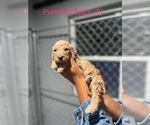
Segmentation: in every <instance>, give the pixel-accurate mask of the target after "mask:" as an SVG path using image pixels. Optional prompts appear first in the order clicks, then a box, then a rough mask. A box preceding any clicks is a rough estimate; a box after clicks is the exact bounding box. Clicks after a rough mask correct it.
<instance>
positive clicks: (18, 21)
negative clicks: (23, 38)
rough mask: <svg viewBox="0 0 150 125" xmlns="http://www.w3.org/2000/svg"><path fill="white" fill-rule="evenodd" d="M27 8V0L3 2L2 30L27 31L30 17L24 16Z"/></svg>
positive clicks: (3, 0)
mask: <svg viewBox="0 0 150 125" xmlns="http://www.w3.org/2000/svg"><path fill="white" fill-rule="evenodd" d="M25 8H27V0H21V1H20V0H12V1H11V0H1V1H0V28H7V29H12V30H17V29H27V28H28V15H24V9H25Z"/></svg>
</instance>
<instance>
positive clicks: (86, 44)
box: [76, 17, 122, 56]
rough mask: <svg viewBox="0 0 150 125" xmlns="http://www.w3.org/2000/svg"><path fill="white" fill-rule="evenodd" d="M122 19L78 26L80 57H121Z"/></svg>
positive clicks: (77, 42)
mask: <svg viewBox="0 0 150 125" xmlns="http://www.w3.org/2000/svg"><path fill="white" fill-rule="evenodd" d="M121 24H122V18H121V17H114V18H110V19H105V20H99V21H95V22H90V23H84V24H81V25H77V26H76V44H77V51H78V53H79V55H83V56H84V55H107V56H108V55H121V51H122V50H121V48H122V41H121V40H122V38H121V34H120V33H121Z"/></svg>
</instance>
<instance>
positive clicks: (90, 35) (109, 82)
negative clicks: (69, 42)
mask: <svg viewBox="0 0 150 125" xmlns="http://www.w3.org/2000/svg"><path fill="white" fill-rule="evenodd" d="M76 23H77V25H76V26H75V31H76V35H75V36H76V38H75V43H76V48H77V51H78V54H79V55H80V56H81V57H84V58H85V59H87V60H88V59H89V60H90V61H91V60H92V63H93V64H94V65H95V66H96V67H98V68H99V69H100V70H101V71H102V75H103V76H104V79H105V81H106V87H107V91H108V93H109V94H110V95H111V96H112V97H115V98H116V97H118V96H119V79H120V73H119V72H120V64H119V63H120V62H119V61H117V60H116V61H114V62H113V61H111V60H109V57H110V56H112V57H113V56H120V55H121V54H122V36H121V30H122V18H121V16H115V15H112V16H111V17H109V16H108V17H107V16H106V18H104V19H101V18H97V20H96V21H92V20H90V19H89V20H87V22H86V21H85V20H83V21H76ZM80 23H81V24H80ZM93 56H95V58H93ZM106 56H108V59H107V60H103V57H106ZM94 59H95V61H94ZM116 88H117V89H116Z"/></svg>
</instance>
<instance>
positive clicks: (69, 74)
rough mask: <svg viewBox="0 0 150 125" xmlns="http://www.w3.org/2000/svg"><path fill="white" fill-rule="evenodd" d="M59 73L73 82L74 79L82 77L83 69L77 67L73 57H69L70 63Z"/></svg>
mask: <svg viewBox="0 0 150 125" xmlns="http://www.w3.org/2000/svg"><path fill="white" fill-rule="evenodd" d="M61 74H62V76H64V77H65V78H66V79H68V80H69V81H70V82H72V83H73V84H74V83H75V81H76V80H79V79H80V78H82V77H83V71H82V70H81V69H80V68H79V66H78V65H77V63H76V62H75V61H74V59H73V58H71V59H70V65H68V66H67V67H66V68H65V70H64V71H63V72H62V73H61Z"/></svg>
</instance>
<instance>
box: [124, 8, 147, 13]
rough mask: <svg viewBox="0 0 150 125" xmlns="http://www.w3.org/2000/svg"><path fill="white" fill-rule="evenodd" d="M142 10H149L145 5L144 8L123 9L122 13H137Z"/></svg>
mask: <svg viewBox="0 0 150 125" xmlns="http://www.w3.org/2000/svg"><path fill="white" fill-rule="evenodd" d="M142 11H144V12H145V11H150V7H145V8H138V9H129V10H124V11H123V14H130V13H139V12H142Z"/></svg>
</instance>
